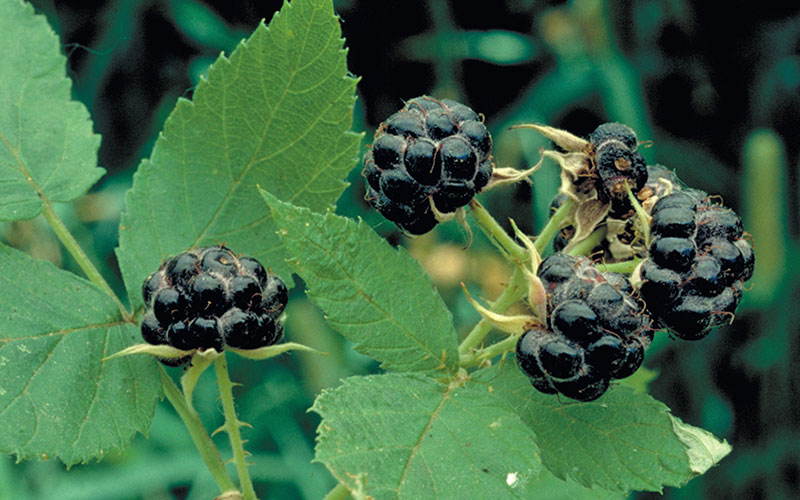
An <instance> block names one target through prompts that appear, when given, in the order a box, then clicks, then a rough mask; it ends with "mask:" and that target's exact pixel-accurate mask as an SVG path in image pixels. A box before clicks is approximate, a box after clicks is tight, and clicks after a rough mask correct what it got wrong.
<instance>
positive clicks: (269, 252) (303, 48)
mask: <svg viewBox="0 0 800 500" xmlns="http://www.w3.org/2000/svg"><path fill="white" fill-rule="evenodd" d="M345 56H346V51H345V50H344V49H343V40H342V38H341V34H340V27H339V23H338V19H337V18H336V16H335V15H334V13H333V5H332V2H331V1H330V0H295V1H294V2H292V3H291V4H289V3H286V4H284V6H283V8H282V9H281V11H280V12H279V13H278V14H276V15H275V17H274V18H273V20H272V22H271V23H270V25H269V27H268V28H267V27H266V26H264V25H263V23H262V24H261V25H259V26H258V28H256V30H255V32H254V33H253V34H252V35H251V36H250V38H249V39H247V40H246V41H243V42H242V43H241V44H240V45H239V46H238V47H237V48H236V50H234V51H233V53H232V54H231V56H230V57H226V56H224V55H221V56H220V57H219V59H217V61H216V62H215V63H214V64H213V65H212V66H211V68H210V69H209V72H208V79H204V80H201V82H200V83H199V85H198V86H197V88H196V89H195V91H194V96H193V99H192V101H188V100H185V99H180V100H179V101H178V104H177V106H176V108H175V109H174V110H173V112H172V114H171V115H170V116H169V118H168V119H167V121H166V124H165V126H164V131H163V133H162V134H161V136H160V137H159V138H158V140H157V141H156V144H155V147H154V149H153V153H152V155H151V157H150V159H149V160H145V161H143V162H142V164H141V165H140V167H139V170H138V171H137V173H136V175H135V176H134V183H133V188H132V190H131V191H130V192H129V193H128V196H127V200H126V201H127V211H126V213H125V214H123V217H122V222H121V225H120V246H119V248H118V250H117V255H118V258H119V262H120V268H121V270H122V274H123V277H124V279H125V283H126V286H127V288H128V293H129V296H130V299H131V302H132V303H133V304H134V306H139V305H141V298H140V294H139V287H140V286H141V283H142V281H143V280H144V278H145V277H146V276H147V274H148V273H150V272H153V271H154V270H155V269H157V268H158V266H159V263H160V262H161V261H162V260H163V259H164V258H165V257H166V256H168V255H174V254H176V253H179V252H181V251H183V250H186V249H188V248H190V247H194V246H199V245H211V244H219V243H225V244H227V245H228V246H229V247H231V248H232V249H233V250H234V251H236V252H239V253H243V254H247V255H250V256H253V257H255V258H257V259H259V260H260V261H261V262H262V263H263V264H264V265H265V266H267V267H271V268H272V269H273V271H274V272H275V273H277V274H278V275H280V276H282V277H283V278H284V279H285V280H287V281H288V278H290V276H289V269H288V267H287V266H286V264H285V262H284V259H285V255H284V254H283V248H282V246H281V245H280V242H279V241H278V238H277V236H276V235H275V228H274V225H273V224H272V223H271V220H270V214H269V211H268V209H267V207H266V206H265V205H264V203H263V201H262V200H261V198H260V196H259V195H258V191H257V185H258V186H261V187H262V188H264V189H267V190H269V191H270V192H272V193H274V194H275V195H276V196H278V197H279V198H281V199H284V200H291V201H292V202H293V203H296V204H299V205H303V206H307V207H311V208H312V209H314V210H323V209H326V208H330V207H332V206H333V204H334V203H335V201H336V199H337V198H338V197H339V195H340V194H341V192H342V191H343V190H344V188H345V186H346V184H345V183H344V181H343V180H342V179H344V178H345V176H346V174H347V172H349V171H350V170H351V169H352V167H353V165H354V163H355V160H356V156H357V150H358V144H359V141H360V137H361V136H360V135H358V134H354V133H351V132H349V129H350V126H351V122H352V111H353V105H354V102H355V96H354V92H355V84H356V80H355V79H354V78H352V77H350V76H348V73H347V66H346V60H345V59H346V57H345Z"/></svg>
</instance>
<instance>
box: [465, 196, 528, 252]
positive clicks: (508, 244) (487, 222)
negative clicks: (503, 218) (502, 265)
mask: <svg viewBox="0 0 800 500" xmlns="http://www.w3.org/2000/svg"><path fill="white" fill-rule="evenodd" d="M470 206H471V207H472V210H471V211H470V214H472V216H473V217H474V218H475V221H476V222H477V223H478V227H479V228H480V229H481V231H483V234H485V235H486V237H487V238H489V241H491V242H492V243H493V244H494V246H495V247H497V249H498V250H500V252H501V253H502V254H503V255H504V256H505V257H506V259H508V260H510V261H511V262H513V263H514V264H519V263H520V262H525V261H526V260H527V259H528V251H527V250H525V248H524V247H522V246H520V245H518V244H517V242H516V241H514V238H512V237H511V236H509V234H508V233H507V232H506V230H505V229H503V227H502V226H501V225H500V224H498V223H497V221H496V220H495V219H494V217H492V215H491V214H490V213H489V212H488V211H487V210H486V209H485V208H484V207H483V205H481V204H480V203H479V202H478V200H475V199H473V200H472V201H471V202H470Z"/></svg>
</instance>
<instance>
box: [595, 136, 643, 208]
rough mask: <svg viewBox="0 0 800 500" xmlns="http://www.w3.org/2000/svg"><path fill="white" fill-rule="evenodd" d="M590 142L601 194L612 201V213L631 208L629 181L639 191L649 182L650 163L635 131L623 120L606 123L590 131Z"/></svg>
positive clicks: (598, 188)
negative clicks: (643, 153)
mask: <svg viewBox="0 0 800 500" xmlns="http://www.w3.org/2000/svg"><path fill="white" fill-rule="evenodd" d="M589 142H590V143H591V144H592V147H593V151H592V154H591V155H590V156H591V158H592V162H593V164H594V169H595V172H596V174H597V181H596V183H595V187H596V189H597V193H598V196H599V197H600V199H601V200H603V201H608V202H610V203H611V214H616V215H622V214H625V213H627V212H629V211H630V208H631V205H630V201H629V200H628V195H627V190H626V187H625V186H626V184H627V185H629V186H630V189H631V190H632V191H633V192H634V193H638V192H639V190H640V189H642V188H643V187H644V185H645V183H646V182H647V163H646V162H645V160H644V157H642V155H641V153H639V152H638V151H637V139H636V134H635V133H634V131H633V130H632V129H631V128H630V127H628V126H626V125H623V124H621V123H603V124H602V125H600V126H598V127H597V128H596V129H595V130H594V131H593V132H592V133H591V134H589Z"/></svg>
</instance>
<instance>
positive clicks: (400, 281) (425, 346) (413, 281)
mask: <svg viewBox="0 0 800 500" xmlns="http://www.w3.org/2000/svg"><path fill="white" fill-rule="evenodd" d="M262 194H263V195H264V199H265V200H266V201H267V203H268V204H269V206H270V207H272V214H273V217H274V218H275V223H276V225H277V227H278V232H279V234H280V235H281V238H282V240H283V242H284V244H285V245H286V248H287V249H288V253H289V254H290V255H291V256H292V257H291V259H290V263H291V265H292V266H293V268H294V270H295V272H296V273H297V274H299V275H300V277H302V278H303V279H304V280H305V281H306V283H307V284H308V288H309V290H308V296H309V297H310V298H311V300H312V301H314V303H315V304H317V305H318V306H319V307H320V308H321V309H322V310H323V311H324V312H325V315H326V319H327V320H328V323H330V325H331V326H332V327H333V328H334V329H336V330H337V331H339V332H340V333H341V334H342V335H344V336H345V337H347V338H348V339H349V340H352V341H353V342H355V343H356V346H355V349H356V350H357V351H359V352H363V353H364V354H367V355H369V356H372V357H373V358H375V359H377V360H378V361H381V362H382V363H383V367H384V368H386V369H388V370H394V371H424V372H436V371H441V370H446V371H450V372H453V371H455V370H456V368H457V366H458V346H457V345H456V333H455V330H454V329H453V322H452V317H451V315H450V311H448V310H447V307H446V306H445V305H444V302H442V299H441V297H440V296H439V294H438V292H437V291H436V290H435V289H434V288H433V284H432V283H431V281H430V279H429V278H428V275H427V274H425V271H424V270H423V269H422V267H421V266H420V265H419V263H418V262H417V261H415V260H414V259H412V258H411V257H410V256H409V255H408V254H407V253H406V252H405V251H404V250H403V249H399V250H395V249H393V248H392V247H391V246H390V245H389V244H388V243H386V241H384V240H383V239H381V238H380V237H379V236H378V235H377V234H375V232H374V231H373V230H372V228H370V227H369V226H368V225H366V224H364V223H363V221H358V222H356V221H354V220H352V219H347V218H345V217H340V216H338V215H334V214H331V213H328V214H325V215H320V214H315V213H313V212H311V211H310V210H308V209H307V208H301V207H296V206H293V205H291V204H288V203H284V202H281V201H279V200H278V199H277V198H275V197H274V196H272V195H271V194H269V193H267V192H262ZM440 373H441V372H440Z"/></svg>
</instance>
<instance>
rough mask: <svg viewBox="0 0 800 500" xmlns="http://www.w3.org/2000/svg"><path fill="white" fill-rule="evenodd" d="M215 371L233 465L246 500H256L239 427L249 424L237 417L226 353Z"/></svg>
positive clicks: (215, 361) (219, 360) (216, 363)
mask: <svg viewBox="0 0 800 500" xmlns="http://www.w3.org/2000/svg"><path fill="white" fill-rule="evenodd" d="M214 370H215V371H216V374H217V385H218V386H219V397H220V400H222V410H223V412H224V414H225V425H224V426H223V428H224V429H225V432H226V433H227V434H228V437H229V438H230V441H231V449H232V450H233V463H234V465H235V466H236V472H237V473H238V475H239V484H240V485H241V487H242V493H243V494H244V500H256V492H255V490H254V489H253V482H252V480H251V479H250V473H249V472H248V471H247V460H246V452H245V450H244V441H242V435H241V434H240V433H239V427H242V426H243V425H247V424H245V423H244V422H241V421H239V419H238V418H237V416H236V407H235V405H234V402H233V383H232V382H231V379H230V376H229V375H228V362H227V360H226V359H225V353H222V355H221V356H219V357H218V358H217V359H215V360H214Z"/></svg>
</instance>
